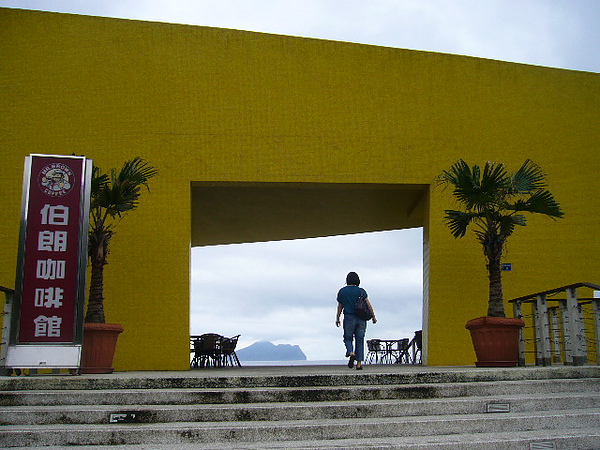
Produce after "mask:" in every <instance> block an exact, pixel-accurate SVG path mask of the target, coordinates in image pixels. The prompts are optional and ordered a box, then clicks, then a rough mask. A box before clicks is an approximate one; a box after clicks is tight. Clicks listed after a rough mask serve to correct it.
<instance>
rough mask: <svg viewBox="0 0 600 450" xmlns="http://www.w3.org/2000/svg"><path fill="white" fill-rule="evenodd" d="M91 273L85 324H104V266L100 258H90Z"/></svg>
mask: <svg viewBox="0 0 600 450" xmlns="http://www.w3.org/2000/svg"><path fill="white" fill-rule="evenodd" d="M91 260H92V273H91V278H90V294H89V297H88V308H87V313H86V315H85V322H87V323H105V321H106V318H105V317H104V293H103V292H104V265H105V264H106V262H105V261H103V260H102V258H91Z"/></svg>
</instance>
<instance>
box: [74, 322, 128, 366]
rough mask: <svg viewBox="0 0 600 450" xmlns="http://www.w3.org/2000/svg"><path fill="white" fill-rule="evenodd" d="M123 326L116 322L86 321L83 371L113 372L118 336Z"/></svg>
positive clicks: (82, 358)
mask: <svg viewBox="0 0 600 450" xmlns="http://www.w3.org/2000/svg"><path fill="white" fill-rule="evenodd" d="M122 332H123V327H122V326H121V325H117V324H114V323H84V324H83V353H82V356H81V373H112V372H113V371H114V368H113V367H112V363H113V358H114V356H115V350H116V347H117V338H118V337H119V334H120V333H122Z"/></svg>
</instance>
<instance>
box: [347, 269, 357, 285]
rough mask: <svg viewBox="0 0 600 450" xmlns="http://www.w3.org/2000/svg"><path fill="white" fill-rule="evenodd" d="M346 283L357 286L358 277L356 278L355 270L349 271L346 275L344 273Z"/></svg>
mask: <svg viewBox="0 0 600 450" xmlns="http://www.w3.org/2000/svg"><path fill="white" fill-rule="evenodd" d="M346 284H348V285H353V286H359V285H360V278H358V274H357V273H356V272H350V273H349V274H348V275H346Z"/></svg>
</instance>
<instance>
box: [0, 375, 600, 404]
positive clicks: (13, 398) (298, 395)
mask: <svg viewBox="0 0 600 450" xmlns="http://www.w3.org/2000/svg"><path fill="white" fill-rule="evenodd" d="M599 390H600V379H595V378H588V379H556V380H521V381H504V382H462V383H423V384H402V385H357V386H342V387H339V386H335V385H332V386H313V387H290V388H285V387H254V388H221V389H216V388H208V389H198V388H184V389H180V388H170V389H151V390H149V389H126V388H122V389H107V390H97V389H93V390H89V391H88V390H48V391H47V390H26V391H1V392H0V406H26V405H28V406H34V405H74V404H75V405H76V404H79V405H152V404H154V405H166V404H180V405H193V404H207V403H211V404H236V403H265V402H307V401H312V402H319V401H342V400H343V401H358V400H377V399H431V398H450V397H468V396H500V395H511V394H516V393H519V394H520V395H528V394H535V393H539V392H544V393H561V392H597V391H599Z"/></svg>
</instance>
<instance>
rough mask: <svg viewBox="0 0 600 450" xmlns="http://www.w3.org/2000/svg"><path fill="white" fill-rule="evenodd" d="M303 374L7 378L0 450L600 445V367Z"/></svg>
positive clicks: (464, 449) (2, 385) (580, 448)
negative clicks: (14, 449) (75, 447)
mask: <svg viewBox="0 0 600 450" xmlns="http://www.w3.org/2000/svg"><path fill="white" fill-rule="evenodd" d="M292 372H294V373H286V369H285V368H279V369H277V370H274V371H271V372H265V371H264V369H263V370H262V371H257V372H256V373H252V370H249V369H246V370H245V371H243V372H235V371H231V370H230V371H228V372H219V371H218V370H212V371H210V370H209V371H195V372H190V373H186V374H181V375H174V374H171V373H169V372H165V373H164V374H162V375H160V376H157V375H155V374H154V375H144V374H140V373H137V374H135V375H133V374H129V375H124V376H121V375H118V374H114V375H112V376H111V375H109V376H68V375H65V376H36V377H23V376H21V377H0V389H1V392H0V405H1V407H0V447H2V448H31V447H46V448H47V450H49V449H61V448H67V447H69V446H80V448H81V446H83V447H84V448H85V447H86V446H94V447H90V448H94V449H96V450H100V449H117V448H124V447H127V448H128V449H173V450H174V449H178V450H182V449H188V448H189V449H192V448H194V449H208V448H210V449H271V448H273V449H275V448H276V449H284V448H285V449H300V448H302V449H333V448H335V449H340V448H366V449H461V450H469V449H486V450H490V449H492V450H496V449H497V450H504V449H507V450H508V449H520V450H521V449H527V450H533V449H577V450H585V449H600V367H579V368H567V367H559V368H527V369H525V368H515V369H445V370H441V369H439V370H436V369H435V368H422V369H411V370H408V369H406V370H403V368H402V367H399V368H386V369H385V371H379V370H378V368H376V367H373V366H366V367H365V370H363V371H362V372H357V371H351V370H349V369H346V370H345V371H343V370H342V368H339V367H335V368H325V367H321V368H319V370H314V369H311V368H306V369H301V370H295V371H292ZM327 372H330V373H327ZM221 374H222V376H221Z"/></svg>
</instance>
